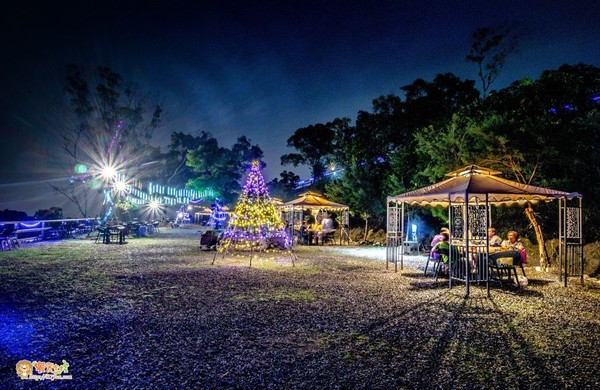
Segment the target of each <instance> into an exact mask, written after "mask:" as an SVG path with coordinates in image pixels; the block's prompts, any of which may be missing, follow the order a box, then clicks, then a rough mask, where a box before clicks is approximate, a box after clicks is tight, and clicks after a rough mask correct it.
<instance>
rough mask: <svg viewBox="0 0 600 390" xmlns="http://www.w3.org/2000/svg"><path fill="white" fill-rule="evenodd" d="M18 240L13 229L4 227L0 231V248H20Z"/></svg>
mask: <svg viewBox="0 0 600 390" xmlns="http://www.w3.org/2000/svg"><path fill="white" fill-rule="evenodd" d="M20 247H21V245H20V244H19V240H18V239H17V237H16V236H15V234H14V231H13V230H9V229H4V230H2V232H1V233H0V250H5V249H6V250H11V249H17V248H20Z"/></svg>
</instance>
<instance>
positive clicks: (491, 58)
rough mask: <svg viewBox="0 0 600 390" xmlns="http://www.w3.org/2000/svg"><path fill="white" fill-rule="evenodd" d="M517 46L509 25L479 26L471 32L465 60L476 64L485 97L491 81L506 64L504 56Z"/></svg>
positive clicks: (515, 37)
mask: <svg viewBox="0 0 600 390" xmlns="http://www.w3.org/2000/svg"><path fill="white" fill-rule="evenodd" d="M516 48H517V36H516V35H515V34H514V33H513V31H512V30H511V28H510V27H508V26H504V27H500V28H496V29H493V28H489V27H481V28H478V29H477V30H475V32H474V33H473V40H472V43H471V49H470V51H469V54H467V57H466V59H467V61H469V62H472V63H474V64H476V65H477V68H478V72H477V75H478V76H479V79H480V80H481V90H482V92H483V96H484V97H486V96H487V94H488V90H489V89H490V86H491V85H492V83H493V82H494V81H495V80H496V78H497V77H498V75H500V72H501V71H502V68H504V65H505V64H506V58H507V57H508V56H509V55H510V54H512V53H513V52H514V51H515V50H516Z"/></svg>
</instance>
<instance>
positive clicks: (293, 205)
mask: <svg viewBox="0 0 600 390" xmlns="http://www.w3.org/2000/svg"><path fill="white" fill-rule="evenodd" d="M275 207H276V209H277V210H279V212H280V213H281V218H282V220H283V221H284V223H285V224H286V226H287V227H288V229H289V231H288V234H289V235H290V237H294V231H295V230H296V231H297V230H298V228H299V227H300V226H301V225H302V222H304V213H305V211H306V210H308V211H310V214H311V215H312V216H313V217H314V218H315V220H321V219H323V218H325V216H326V215H328V214H330V213H336V214H338V215H339V221H338V225H339V226H338V228H337V230H339V233H340V235H339V238H340V240H339V243H340V245H342V244H343V243H344V242H345V243H347V244H348V243H349V242H350V235H349V232H348V228H349V210H350V208H349V207H348V206H346V205H344V204H341V203H336V202H332V201H330V200H328V199H326V198H325V197H323V195H321V194H319V193H316V192H312V191H308V192H305V193H303V194H300V196H299V197H298V198H297V199H294V200H291V201H289V202H286V203H283V204H280V205H276V206H275ZM292 241H293V240H292Z"/></svg>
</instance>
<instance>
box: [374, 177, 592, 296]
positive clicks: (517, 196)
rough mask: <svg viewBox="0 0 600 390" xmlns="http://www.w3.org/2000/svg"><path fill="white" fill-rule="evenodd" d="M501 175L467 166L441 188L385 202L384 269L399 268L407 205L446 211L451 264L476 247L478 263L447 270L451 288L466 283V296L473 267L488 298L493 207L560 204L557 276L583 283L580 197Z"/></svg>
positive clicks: (437, 186) (437, 185)
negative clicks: (578, 280) (577, 279)
mask: <svg viewBox="0 0 600 390" xmlns="http://www.w3.org/2000/svg"><path fill="white" fill-rule="evenodd" d="M500 173H501V172H499V171H494V170H491V169H488V168H484V167H480V166H477V165H469V166H466V167H464V168H461V169H458V170H456V171H453V172H450V173H448V174H447V175H446V176H449V178H448V179H446V180H444V181H441V182H439V183H436V184H433V185H430V186H427V187H424V188H420V189H418V190H414V191H410V192H406V193H404V194H400V195H396V196H390V197H388V198H387V205H388V206H387V253H386V260H387V261H386V268H387V267H388V266H389V262H393V263H394V269H395V270H396V271H397V269H398V260H400V268H401V269H402V268H403V260H404V258H403V257H404V250H403V245H404V242H403V241H404V239H405V237H406V235H405V234H404V231H405V228H404V211H405V210H404V207H405V205H420V206H440V205H441V206H443V207H447V208H448V218H449V225H450V226H449V227H450V236H451V243H450V244H451V245H450V246H451V251H450V261H451V262H452V261H453V260H454V261H457V260H458V259H457V256H458V253H468V252H469V249H470V250H471V251H472V250H473V249H472V248H475V249H476V251H477V253H478V254H479V255H480V256H478V257H479V259H480V261H481V262H482V263H481V264H470V261H464V269H462V268H461V269H459V270H455V272H454V273H452V271H451V275H450V277H449V285H450V287H451V286H452V281H453V280H460V281H464V282H465V285H466V288H467V292H466V294H467V296H468V295H469V283H470V281H471V279H472V277H473V272H472V271H473V269H470V268H474V267H477V269H478V270H479V272H478V274H477V281H478V282H485V283H486V286H487V288H488V294H489V277H488V276H489V275H488V272H489V269H488V264H487V262H488V256H487V255H488V250H489V249H488V248H489V245H488V241H487V240H488V238H487V228H488V227H489V226H491V206H497V205H503V204H521V205H523V204H525V203H527V202H529V203H537V202H540V201H554V200H558V202H559V261H560V264H561V266H560V268H561V275H560V277H561V279H562V277H563V272H564V281H565V285H566V283H567V277H568V276H581V280H582V283H583V239H582V196H581V195H580V194H578V193H569V192H564V191H558V190H553V189H549V188H543V187H537V186H532V185H527V184H522V183H518V182H515V181H511V180H507V179H503V178H501V177H498V176H497V175H499V174H500ZM573 203H574V204H573ZM453 248H454V250H452V249H453ZM484 255H485V256H484Z"/></svg>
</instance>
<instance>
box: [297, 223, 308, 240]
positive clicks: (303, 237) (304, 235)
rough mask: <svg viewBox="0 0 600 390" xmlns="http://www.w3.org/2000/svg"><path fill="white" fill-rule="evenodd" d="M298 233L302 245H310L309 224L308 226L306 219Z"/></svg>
mask: <svg viewBox="0 0 600 390" xmlns="http://www.w3.org/2000/svg"><path fill="white" fill-rule="evenodd" d="M298 235H299V237H298V238H299V239H300V244H301V245H308V226H306V221H303V222H302V225H301V226H300V229H299V230H298Z"/></svg>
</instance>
